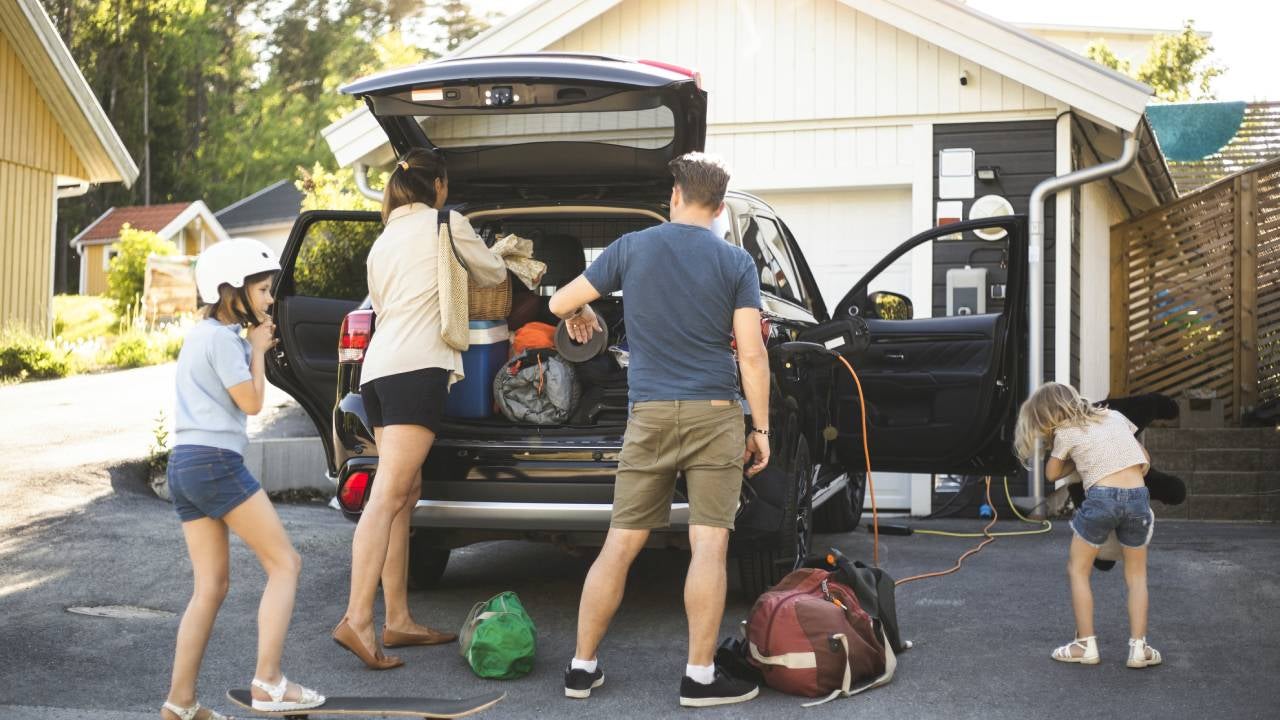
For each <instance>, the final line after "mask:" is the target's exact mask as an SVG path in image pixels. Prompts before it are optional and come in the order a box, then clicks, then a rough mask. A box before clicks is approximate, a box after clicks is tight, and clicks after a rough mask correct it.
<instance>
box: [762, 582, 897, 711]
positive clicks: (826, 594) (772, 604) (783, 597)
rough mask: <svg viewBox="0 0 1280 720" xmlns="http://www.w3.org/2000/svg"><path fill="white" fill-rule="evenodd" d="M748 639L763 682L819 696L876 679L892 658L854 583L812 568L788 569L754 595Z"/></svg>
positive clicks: (887, 672) (857, 688) (886, 674)
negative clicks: (856, 593) (861, 604)
mask: <svg viewBox="0 0 1280 720" xmlns="http://www.w3.org/2000/svg"><path fill="white" fill-rule="evenodd" d="M747 643H748V650H749V652H750V661H751V664H752V665H755V666H756V667H757V668H759V669H760V672H761V673H762V674H763V675H764V681H765V683H766V684H767V685H768V686H769V687H771V688H773V689H775V690H779V691H781V692H785V693H789V694H792V695H804V696H807V697H823V698H824V699H823V700H822V701H820V702H826V701H827V700H831V699H832V698H835V697H837V696H841V695H843V696H846V697H847V696H849V695H853V694H855V693H859V692H862V691H863V690H867V689H870V688H872V687H876V686H878V685H883V684H885V683H887V682H889V680H891V679H892V678H893V672H894V669H895V667H896V665H897V661H896V659H895V658H894V656H893V650H892V648H889V647H888V643H887V642H886V641H885V638H884V634H883V630H882V629H881V628H879V627H876V626H875V625H874V624H873V623H872V621H871V617H870V616H868V615H867V613H865V612H863V610H862V607H861V606H860V605H859V604H858V598H857V596H856V595H855V594H854V592H853V590H852V589H850V588H849V587H848V586H846V585H842V584H841V583H839V582H837V581H836V580H834V579H832V578H831V573H829V572H827V571H826V570H820V569H816V568H802V569H800V570H796V571H795V572H792V573H791V574H789V575H787V576H786V577H784V578H783V579H782V580H781V582H779V583H778V584H777V585H775V586H773V588H772V589H770V590H769V591H768V592H766V593H764V594H763V595H761V596H760V598H759V599H758V600H756V603H755V605H754V606H753V607H752V608H751V615H750V618H749V619H748V620H747ZM809 704H818V703H809Z"/></svg>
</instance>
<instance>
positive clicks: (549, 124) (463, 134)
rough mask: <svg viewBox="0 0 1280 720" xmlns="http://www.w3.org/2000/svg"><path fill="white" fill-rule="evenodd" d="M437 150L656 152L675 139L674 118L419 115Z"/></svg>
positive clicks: (640, 114) (637, 113)
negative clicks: (570, 145)
mask: <svg viewBox="0 0 1280 720" xmlns="http://www.w3.org/2000/svg"><path fill="white" fill-rule="evenodd" d="M417 119H418V122H419V123H420V124H421V125H422V129H423V131H424V132H425V133H426V134H427V137H428V138H430V140H431V142H432V143H433V144H434V145H436V147H442V148H463V147H485V146H495V145H521V144H526V143H538V142H594V143H605V144H609V145H622V146H625V147H633V148H641V149H644V150H656V149H660V148H664V147H666V146H668V145H670V144H671V142H672V141H673V140H674V139H675V115H674V114H672V112H671V108H668V107H666V106H665V105H660V106H658V107H656V108H653V109H651V110H602V111H593V112H551V113H502V114H500V115H499V114H476V115H452V114H451V115H435V116H428V115H420V116H418V118H417Z"/></svg>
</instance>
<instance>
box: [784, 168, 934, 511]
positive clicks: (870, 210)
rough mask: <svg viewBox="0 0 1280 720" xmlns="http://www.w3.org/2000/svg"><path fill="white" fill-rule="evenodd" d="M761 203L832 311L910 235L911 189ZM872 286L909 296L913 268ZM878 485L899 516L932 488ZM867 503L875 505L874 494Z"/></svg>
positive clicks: (905, 481)
mask: <svg viewBox="0 0 1280 720" xmlns="http://www.w3.org/2000/svg"><path fill="white" fill-rule="evenodd" d="M760 198H761V199H763V200H764V201H765V202H767V203H769V205H770V206H771V207H773V209H774V210H776V211H777V212H778V216H779V217H781V218H782V221H783V222H785V223H786V224H787V227H789V228H791V232H792V233H793V234H794V235H795V237H796V240H797V241H798V242H799V243H800V250H801V251H802V252H803V253H804V257H805V259H806V260H808V262H809V269H810V270H812V271H813V275H814V279H815V280H816V281H817V282H818V289H819V290H820V291H821V292H822V299H823V300H825V301H826V304H827V308H828V310H830V309H831V308H834V307H835V305H836V303H838V302H840V300H841V298H843V297H844V295H845V293H847V292H848V291H849V288H851V287H853V284H854V283H855V282H857V281H858V280H859V279H860V278H861V277H862V276H863V274H865V273H866V272H867V270H870V269H871V267H872V266H873V265H875V264H876V263H877V262H879V261H880V259H881V258H883V257H884V256H885V255H886V254H887V253H888V252H889V251H890V250H892V249H894V248H895V247H897V246H898V245H900V244H902V242H903V241H904V240H906V239H907V238H909V237H911V234H912V233H911V189H910V188H885V189H874V190H871V189H867V190H838V191H812V192H789V193H779V192H770V193H760ZM874 285H875V287H874V288H873V289H875V290H890V291H893V292H898V293H902V294H903V295H906V296H907V297H911V295H912V292H911V269H910V266H909V263H906V262H898V263H894V265H893V266H892V267H890V268H889V270H887V271H886V272H885V274H883V275H881V276H880V279H879V280H877V281H876V282H875V283H874ZM872 459H873V460H874V457H873V458H872ZM913 480H914V483H913ZM875 483H876V502H877V504H878V505H879V506H880V509H882V510H885V509H888V510H895V511H909V510H911V509H912V504H911V499H912V498H911V489H912V485H913V484H914V485H915V487H916V489H917V492H920V491H921V490H922V489H923V491H924V492H926V493H927V492H928V487H929V482H928V476H927V475H924V476H912V475H908V474H904V473H877V474H876V475H875ZM928 497H929V496H928V495H924V496H923V498H921V499H922V500H924V501H925V502H924V505H923V507H928V502H927V500H928ZM866 504H867V507H870V506H871V497H870V493H868V496H867V501H866ZM917 504H918V505H919V503H917ZM917 511H919V508H917ZM925 512H926V513H927V512H928V511H927V510H925Z"/></svg>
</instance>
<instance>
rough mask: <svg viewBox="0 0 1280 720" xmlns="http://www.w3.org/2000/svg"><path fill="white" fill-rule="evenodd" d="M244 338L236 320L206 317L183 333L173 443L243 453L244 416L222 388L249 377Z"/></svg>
mask: <svg viewBox="0 0 1280 720" xmlns="http://www.w3.org/2000/svg"><path fill="white" fill-rule="evenodd" d="M250 350H251V348H250V347H249V342H248V341H247V340H245V339H244V338H242V337H240V326H239V325H223V324H222V323H220V322H218V321H217V320H213V319H207V320H204V321H202V322H200V323H198V324H197V325H196V326H195V327H193V328H192V329H191V331H190V332H188V333H187V337H186V339H185V340H184V341H183V343H182V351H181V352H180V353H178V376H177V391H178V403H177V405H178V407H177V412H176V413H175V414H174V435H173V438H174V445H204V446H207V447H216V448H222V449H224V450H230V451H232V452H236V453H240V454H241V455H244V451H245V448H247V447H248V446H249V435H248V433H247V432H246V430H245V424H246V419H247V418H246V416H245V414H244V412H243V411H242V410H240V408H239V407H238V406H237V405H236V403H235V400H233V399H232V398H231V393H230V392H228V391H227V389H228V388H230V387H233V386H235V385H239V384H240V383H242V382H246V381H249V380H252V379H253V375H252V374H250V372H249V353H250Z"/></svg>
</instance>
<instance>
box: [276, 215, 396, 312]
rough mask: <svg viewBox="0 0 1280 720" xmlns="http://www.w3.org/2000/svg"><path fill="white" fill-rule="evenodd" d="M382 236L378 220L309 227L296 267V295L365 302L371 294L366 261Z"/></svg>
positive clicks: (326, 221)
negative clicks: (366, 272)
mask: <svg viewBox="0 0 1280 720" xmlns="http://www.w3.org/2000/svg"><path fill="white" fill-rule="evenodd" d="M381 232H382V223H381V222H380V221H377V220H370V221H358V220H319V221H317V222H314V223H312V224H311V225H309V226H307V234H306V236H305V237H304V238H303V239H302V245H301V247H299V248H298V257H297V259H296V260H295V261H294V264H293V283H294V291H295V293H296V294H298V295H306V296H309V297H322V298H330V299H334V300H354V301H356V302H359V301H361V300H363V299H364V298H365V296H366V295H368V294H369V282H368V278H367V277H366V274H365V266H364V263H365V259H366V258H368V257H369V249H370V248H371V247H373V241H374V240H377V239H378V235H379V234H380V233H381Z"/></svg>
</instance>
